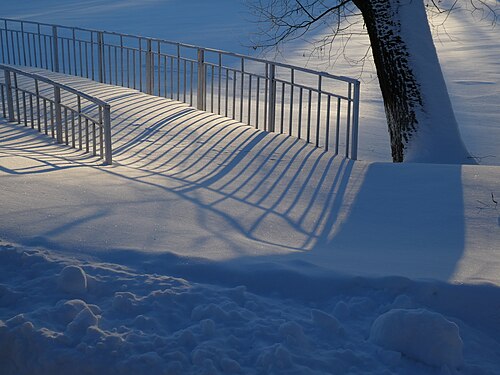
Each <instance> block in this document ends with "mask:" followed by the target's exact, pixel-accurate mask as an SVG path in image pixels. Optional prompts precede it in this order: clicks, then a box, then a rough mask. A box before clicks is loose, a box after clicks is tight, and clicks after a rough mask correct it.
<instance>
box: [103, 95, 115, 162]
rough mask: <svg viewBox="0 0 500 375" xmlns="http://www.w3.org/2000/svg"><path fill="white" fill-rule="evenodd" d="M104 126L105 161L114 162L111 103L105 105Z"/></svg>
mask: <svg viewBox="0 0 500 375" xmlns="http://www.w3.org/2000/svg"><path fill="white" fill-rule="evenodd" d="M103 127H104V147H105V154H104V162H105V164H107V165H112V164H113V150H112V142H111V106H110V105H109V104H106V105H104V110H103Z"/></svg>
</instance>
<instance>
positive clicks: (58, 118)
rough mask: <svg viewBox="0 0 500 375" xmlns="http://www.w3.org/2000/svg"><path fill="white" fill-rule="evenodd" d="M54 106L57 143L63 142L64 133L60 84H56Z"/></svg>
mask: <svg viewBox="0 0 500 375" xmlns="http://www.w3.org/2000/svg"><path fill="white" fill-rule="evenodd" d="M54 107H55V114H56V118H55V122H56V138H57V143H63V134H62V113H61V89H60V88H59V86H54Z"/></svg>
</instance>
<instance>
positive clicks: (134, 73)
mask: <svg viewBox="0 0 500 375" xmlns="http://www.w3.org/2000/svg"><path fill="white" fill-rule="evenodd" d="M136 76H137V68H136V66H135V50H132V81H133V82H134V89H137V79H136Z"/></svg>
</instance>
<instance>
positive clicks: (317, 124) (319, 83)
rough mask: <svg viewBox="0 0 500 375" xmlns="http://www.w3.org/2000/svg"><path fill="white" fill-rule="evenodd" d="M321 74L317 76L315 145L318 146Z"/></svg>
mask: <svg viewBox="0 0 500 375" xmlns="http://www.w3.org/2000/svg"><path fill="white" fill-rule="evenodd" d="M321 78H322V77H321V75H319V76H318V108H317V112H316V147H319V128H320V125H321V86H322V80H321Z"/></svg>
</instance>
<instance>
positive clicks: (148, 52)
mask: <svg viewBox="0 0 500 375" xmlns="http://www.w3.org/2000/svg"><path fill="white" fill-rule="evenodd" d="M146 43H147V48H146V94H149V95H152V93H153V90H152V86H153V85H152V82H153V80H152V77H153V72H152V62H153V59H152V48H151V39H147V40H146Z"/></svg>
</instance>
